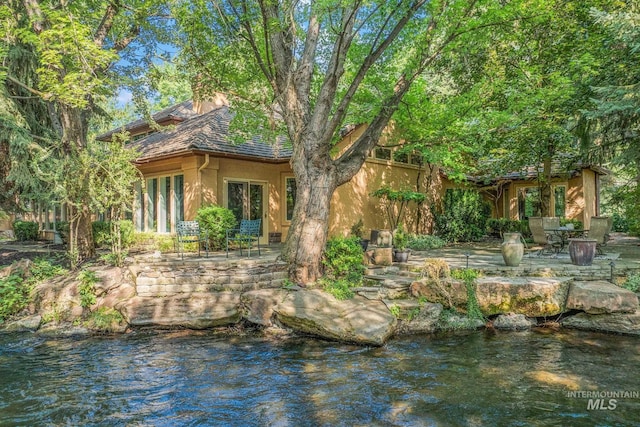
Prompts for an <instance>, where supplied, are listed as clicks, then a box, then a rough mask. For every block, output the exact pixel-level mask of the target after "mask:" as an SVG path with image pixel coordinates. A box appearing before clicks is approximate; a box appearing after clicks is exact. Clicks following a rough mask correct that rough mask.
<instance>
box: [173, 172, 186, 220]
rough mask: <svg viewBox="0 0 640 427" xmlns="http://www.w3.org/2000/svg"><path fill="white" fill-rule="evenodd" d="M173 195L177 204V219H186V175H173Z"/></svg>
mask: <svg viewBox="0 0 640 427" xmlns="http://www.w3.org/2000/svg"><path fill="white" fill-rule="evenodd" d="M173 197H174V199H173V200H174V205H175V213H176V215H175V221H176V222H178V221H184V175H176V176H174V177H173Z"/></svg>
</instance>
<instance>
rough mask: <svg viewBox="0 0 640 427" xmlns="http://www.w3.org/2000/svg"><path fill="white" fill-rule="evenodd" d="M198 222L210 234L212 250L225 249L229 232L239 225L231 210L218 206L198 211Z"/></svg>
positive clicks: (205, 207) (206, 207)
mask: <svg viewBox="0 0 640 427" xmlns="http://www.w3.org/2000/svg"><path fill="white" fill-rule="evenodd" d="M196 221H198V223H199V224H200V227H202V229H203V230H207V232H208V233H209V248H210V249H222V248H224V247H225V244H226V237H227V234H226V233H227V230H228V229H231V228H236V226H237V224H238V222H237V221H236V217H235V216H234V215H233V212H232V211H231V210H229V209H227V208H223V207H222V206H218V205H208V206H203V207H201V208H200V209H198V213H197V215H196Z"/></svg>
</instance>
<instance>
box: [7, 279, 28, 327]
mask: <svg viewBox="0 0 640 427" xmlns="http://www.w3.org/2000/svg"><path fill="white" fill-rule="evenodd" d="M31 289H32V287H31V285H30V284H29V283H27V282H25V281H24V280H23V279H22V277H20V276H18V275H15V274H12V275H11V276H8V277H4V278H1V279H0V323H1V322H3V321H4V320H5V319H7V318H9V317H10V316H13V315H14V314H17V313H19V312H20V311H22V310H23V309H24V308H25V307H26V306H27V305H28V304H29V302H30V294H31Z"/></svg>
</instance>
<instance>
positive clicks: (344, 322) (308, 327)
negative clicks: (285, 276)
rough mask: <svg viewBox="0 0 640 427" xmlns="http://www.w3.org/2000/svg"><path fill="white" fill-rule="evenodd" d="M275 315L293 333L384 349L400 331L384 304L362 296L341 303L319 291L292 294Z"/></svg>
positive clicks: (285, 299)
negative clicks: (394, 334) (298, 332)
mask: <svg viewBox="0 0 640 427" xmlns="http://www.w3.org/2000/svg"><path fill="white" fill-rule="evenodd" d="M274 311H275V316H276V319H277V320H278V321H279V322H280V323H282V324H283V325H285V326H287V327H289V328H291V329H294V330H296V331H300V332H305V333H309V334H313V335H316V336H320V337H323V338H327V339H331V340H338V341H343V342H354V343H359V344H367V345H382V344H384V343H385V342H386V340H387V339H388V338H389V337H390V336H391V335H392V334H393V333H394V331H395V327H396V318H395V317H394V316H393V315H392V314H391V312H390V311H389V309H388V308H387V306H386V305H385V304H384V303H383V302H382V301H372V300H368V299H366V298H364V297H361V296H355V297H354V298H352V299H349V300H345V301H339V300H337V299H336V298H335V297H333V296H332V295H330V294H328V293H326V292H323V291H321V290H317V289H312V290H305V291H293V292H289V293H288V294H287V295H286V297H285V298H284V300H283V301H281V302H280V303H279V304H278V306H277V307H276V308H275V309H274Z"/></svg>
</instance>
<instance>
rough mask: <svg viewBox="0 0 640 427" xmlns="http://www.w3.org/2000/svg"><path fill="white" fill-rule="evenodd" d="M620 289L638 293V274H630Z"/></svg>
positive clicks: (639, 279)
mask: <svg viewBox="0 0 640 427" xmlns="http://www.w3.org/2000/svg"><path fill="white" fill-rule="evenodd" d="M622 287H623V288H625V289H628V290H630V291H631V292H638V291H640V274H632V275H630V276H628V277H627V280H625V282H624V283H623V284H622Z"/></svg>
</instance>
